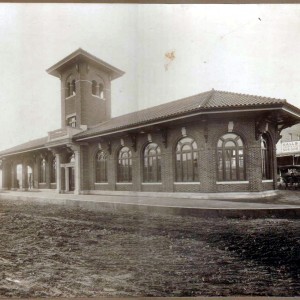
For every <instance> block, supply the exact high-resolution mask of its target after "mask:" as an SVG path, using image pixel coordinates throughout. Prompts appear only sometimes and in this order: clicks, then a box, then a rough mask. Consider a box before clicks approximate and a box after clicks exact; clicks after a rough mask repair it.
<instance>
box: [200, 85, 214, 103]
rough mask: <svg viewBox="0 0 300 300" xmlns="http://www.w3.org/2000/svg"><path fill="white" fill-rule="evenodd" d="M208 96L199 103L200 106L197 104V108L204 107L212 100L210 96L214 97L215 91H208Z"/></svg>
mask: <svg viewBox="0 0 300 300" xmlns="http://www.w3.org/2000/svg"><path fill="white" fill-rule="evenodd" d="M209 92H210V94H209V95H208V96H207V98H206V99H205V100H204V101H203V102H202V103H201V104H199V106H198V107H199V108H200V107H205V106H206V104H207V103H208V102H209V101H210V99H211V98H212V96H213V95H214V93H215V90H214V89H211V90H210V91H209Z"/></svg>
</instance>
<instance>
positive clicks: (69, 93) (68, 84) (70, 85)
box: [66, 75, 76, 98]
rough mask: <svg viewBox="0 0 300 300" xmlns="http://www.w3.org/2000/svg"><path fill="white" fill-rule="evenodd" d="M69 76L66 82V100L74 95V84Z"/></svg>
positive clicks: (73, 80)
mask: <svg viewBox="0 0 300 300" xmlns="http://www.w3.org/2000/svg"><path fill="white" fill-rule="evenodd" d="M72 77H73V76H72V75H70V76H69V77H68V78H67V80H66V98H68V97H70V96H73V95H75V94H76V82H75V79H73V78H72Z"/></svg>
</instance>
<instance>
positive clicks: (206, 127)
mask: <svg viewBox="0 0 300 300" xmlns="http://www.w3.org/2000/svg"><path fill="white" fill-rule="evenodd" d="M207 123H208V122H207V120H203V134H204V140H205V144H207V142H208V125H207Z"/></svg>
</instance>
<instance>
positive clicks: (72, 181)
mask: <svg viewBox="0 0 300 300" xmlns="http://www.w3.org/2000/svg"><path fill="white" fill-rule="evenodd" d="M68 169H69V191H74V190H75V169H74V167H70V168H68Z"/></svg>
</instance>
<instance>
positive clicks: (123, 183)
mask: <svg viewBox="0 0 300 300" xmlns="http://www.w3.org/2000/svg"><path fill="white" fill-rule="evenodd" d="M116 184H117V185H131V184H132V182H116Z"/></svg>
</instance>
